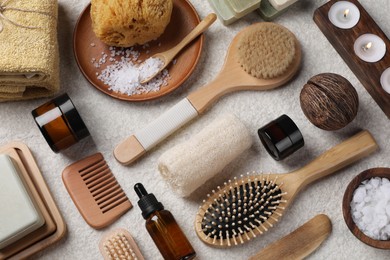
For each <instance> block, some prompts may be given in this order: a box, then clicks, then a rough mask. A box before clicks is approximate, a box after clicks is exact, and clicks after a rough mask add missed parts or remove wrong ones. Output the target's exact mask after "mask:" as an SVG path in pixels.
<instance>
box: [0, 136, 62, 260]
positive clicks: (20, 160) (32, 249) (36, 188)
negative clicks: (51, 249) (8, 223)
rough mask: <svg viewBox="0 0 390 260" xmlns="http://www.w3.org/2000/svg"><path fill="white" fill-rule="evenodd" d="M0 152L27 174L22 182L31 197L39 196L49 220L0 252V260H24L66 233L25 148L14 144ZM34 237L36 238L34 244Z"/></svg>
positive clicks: (36, 167) (40, 175)
mask: <svg viewBox="0 0 390 260" xmlns="http://www.w3.org/2000/svg"><path fill="white" fill-rule="evenodd" d="M0 153H5V154H8V155H9V156H10V157H11V158H12V159H13V160H15V161H16V162H17V164H18V166H19V168H20V170H21V171H22V174H23V175H25V174H28V177H29V178H25V179H26V182H27V183H29V184H28V186H29V188H30V190H31V192H32V194H35V195H39V197H40V199H41V201H42V202H43V204H44V207H45V208H46V209H47V211H48V213H50V215H49V218H46V217H47V215H46V216H45V220H46V224H45V225H44V226H43V227H42V228H39V229H38V230H36V231H34V232H33V233H31V234H30V235H28V236H27V237H25V238H23V239H21V240H19V241H18V242H15V243H13V244H11V245H9V246H8V247H6V248H4V249H2V250H1V251H0V259H4V258H8V259H24V258H27V257H29V256H31V255H33V254H35V253H37V252H39V251H41V250H43V249H44V248H46V247H48V246H49V245H51V244H53V243H55V242H56V241H58V240H60V239H61V238H62V237H63V236H64V235H65V233H66V225H65V222H64V220H63V218H62V216H61V213H60V212H59V210H58V208H57V205H56V203H55V202H54V200H53V197H52V195H51V193H50V191H49V189H48V187H47V185H46V182H45V180H44V179H43V177H42V174H41V172H40V170H39V168H38V166H37V164H36V162H35V160H34V158H33V156H32V154H31V152H30V150H29V148H28V147H27V146H26V145H25V144H23V143H21V142H14V143H10V144H7V145H5V146H2V147H0ZM30 185H31V186H30ZM35 195H33V196H35ZM38 201H39V200H38ZM38 204H39V203H38ZM41 206H42V204H41V205H40V206H39V207H40V209H41V211H42V208H41ZM44 215H45V214H44ZM53 222H54V223H53ZM35 236H36V237H35ZM38 237H39V238H40V239H39V241H36V240H37V238H38ZM27 238H30V239H31V241H30V240H28V239H27ZM32 241H33V242H32Z"/></svg>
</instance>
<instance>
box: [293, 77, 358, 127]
mask: <svg viewBox="0 0 390 260" xmlns="http://www.w3.org/2000/svg"><path fill="white" fill-rule="evenodd" d="M300 103H301V108H302V111H303V113H304V114H305V116H306V117H307V119H309V121H310V122H311V123H312V124H313V125H315V126H317V127H319V128H321V129H324V130H328V131H334V130H339V129H341V128H343V127H345V126H346V125H348V124H349V123H350V122H352V120H353V119H354V118H355V117H356V114H357V111H358V108H359V98H358V94H357V92H356V90H355V88H354V87H353V86H352V84H351V83H350V82H349V81H348V80H347V79H345V78H344V77H342V76H340V75H338V74H333V73H323V74H318V75H316V76H314V77H312V78H311V79H309V81H308V82H307V84H305V86H304V87H303V89H302V91H301V94H300Z"/></svg>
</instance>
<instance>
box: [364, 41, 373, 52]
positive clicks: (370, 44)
mask: <svg viewBox="0 0 390 260" xmlns="http://www.w3.org/2000/svg"><path fill="white" fill-rule="evenodd" d="M371 47H372V42H369V43H367V44H366V45H364V46H363V51H368V50H369V49H371Z"/></svg>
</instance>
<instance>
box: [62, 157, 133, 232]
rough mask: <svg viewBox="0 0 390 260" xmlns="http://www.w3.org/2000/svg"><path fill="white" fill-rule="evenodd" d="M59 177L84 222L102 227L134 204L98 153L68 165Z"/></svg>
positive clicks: (98, 227)
mask: <svg viewBox="0 0 390 260" xmlns="http://www.w3.org/2000/svg"><path fill="white" fill-rule="evenodd" d="M62 180H63V182H64V184H65V187H66V189H67V190H68V193H69V195H70V197H71V198H72V200H73V202H74V204H75V205H76V207H77V208H78V210H79V211H80V213H81V215H82V216H83V218H84V219H85V221H86V222H87V223H88V224H89V225H90V226H91V227H93V228H95V229H101V228H104V227H106V226H108V225H110V224H111V223H113V222H114V221H115V220H117V219H118V218H119V217H120V216H122V215H123V214H124V213H126V212H127V211H128V210H129V209H131V208H132V207H133V205H132V204H131V202H130V201H129V199H128V198H127V196H126V194H125V193H124V191H123V190H122V188H121V186H120V185H119V183H118V182H117V181H116V179H115V176H114V175H113V174H112V172H111V170H110V168H109V167H108V165H107V163H106V161H105V160H104V157H103V155H102V154H101V153H96V154H94V155H91V156H89V157H87V158H84V159H82V160H80V161H78V162H76V163H74V164H72V165H69V166H68V167H66V168H65V169H64V171H63V172H62Z"/></svg>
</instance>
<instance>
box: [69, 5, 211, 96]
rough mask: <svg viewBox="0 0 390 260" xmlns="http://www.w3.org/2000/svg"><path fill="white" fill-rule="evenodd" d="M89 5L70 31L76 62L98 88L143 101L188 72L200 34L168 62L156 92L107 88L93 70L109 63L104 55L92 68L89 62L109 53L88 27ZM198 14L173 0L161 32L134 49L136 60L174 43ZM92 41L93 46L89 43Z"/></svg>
mask: <svg viewBox="0 0 390 260" xmlns="http://www.w3.org/2000/svg"><path fill="white" fill-rule="evenodd" d="M90 9H91V5H90V4H89V5H88V6H87V7H86V8H85V9H84V11H83V12H82V13H81V15H80V17H79V20H78V21H77V23H76V27H75V30H74V35H73V44H74V55H75V57H76V61H77V64H78V66H79V68H80V70H81V72H82V73H83V74H84V76H85V78H86V79H87V80H88V81H89V82H90V83H91V84H92V85H93V86H94V87H95V88H97V89H98V90H100V91H102V92H103V93H105V94H107V95H110V96H112V97H114V98H117V99H121V100H127V101H145V100H151V99H155V98H158V97H161V96H164V95H166V94H168V93H170V92H171V91H173V90H175V89H176V88H178V87H180V85H181V84H182V83H183V82H184V81H185V80H186V79H187V78H188V77H189V76H190V75H191V73H192V71H193V70H194V69H195V66H196V64H197V63H198V60H199V57H200V54H201V51H202V46H203V35H201V36H200V37H199V38H198V39H196V40H194V41H193V42H192V43H191V44H189V45H188V46H187V47H186V48H185V49H183V50H182V51H181V52H180V53H179V54H178V55H177V56H176V60H177V62H176V64H170V65H169V66H168V67H167V68H168V71H169V74H170V79H169V80H168V85H167V86H163V87H161V89H160V90H159V91H157V92H149V93H145V94H140V95H132V96H128V95H126V94H121V93H118V92H113V91H111V90H108V88H109V86H108V85H105V84H104V83H103V82H102V81H100V80H99V79H97V76H96V73H100V72H101V71H102V70H103V69H105V68H106V67H107V66H108V65H110V64H112V62H110V61H109V60H108V58H107V61H106V63H105V64H103V65H101V66H100V68H96V67H95V66H94V64H93V63H92V62H91V60H92V59H93V58H95V59H99V58H100V57H101V56H102V52H106V53H108V54H109V53H110V51H109V46H108V45H106V44H104V43H103V42H101V41H100V40H99V39H98V38H97V37H96V36H95V34H94V32H93V30H92V21H91V17H90ZM199 22H200V20H199V16H198V14H197V12H196V10H195V8H194V7H193V6H192V5H191V4H190V2H189V1H187V0H174V1H173V11H172V17H171V22H170V23H169V25H168V26H167V28H166V29H165V32H164V33H163V35H161V36H160V37H159V38H158V39H157V40H155V41H153V42H150V43H149V47H148V48H147V49H148V50H149V52H148V53H147V54H146V51H145V49H142V47H140V46H138V47H136V48H135V50H138V51H140V52H141V55H140V58H139V60H145V59H147V58H149V57H150V56H152V55H153V54H155V53H158V52H162V51H165V50H168V49H170V48H172V47H173V46H175V45H176V44H178V43H179V42H180V41H181V40H182V39H183V38H184V37H185V36H186V35H187V34H188V33H189V32H190V31H191V30H192V29H193V28H194V27H195V26H196V25H198V23H199ZM93 45H94V46H93Z"/></svg>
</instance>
